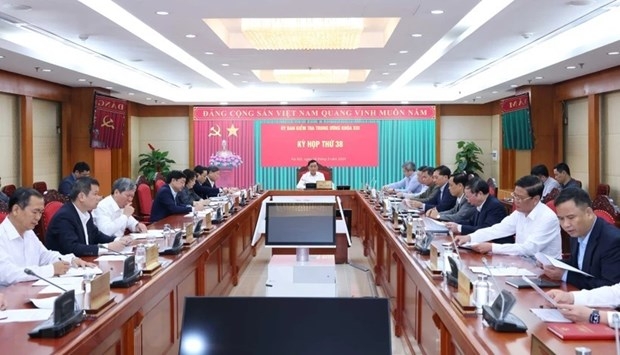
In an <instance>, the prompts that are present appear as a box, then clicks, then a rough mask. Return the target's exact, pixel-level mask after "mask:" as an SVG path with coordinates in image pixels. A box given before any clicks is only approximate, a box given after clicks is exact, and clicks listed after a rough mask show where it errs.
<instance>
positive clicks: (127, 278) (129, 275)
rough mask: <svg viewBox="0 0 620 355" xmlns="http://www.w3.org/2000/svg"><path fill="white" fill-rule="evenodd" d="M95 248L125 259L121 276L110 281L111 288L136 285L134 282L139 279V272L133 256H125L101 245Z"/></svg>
mask: <svg viewBox="0 0 620 355" xmlns="http://www.w3.org/2000/svg"><path fill="white" fill-rule="evenodd" d="M97 246H98V247H99V248H103V249H105V250H109V251H111V252H112V253H114V254H117V255H122V256H124V257H125V260H124V261H123V275H121V276H119V277H115V278H114V279H112V280H110V287H111V288H117V287H122V288H127V287H130V286H132V285H133V284H134V283H136V281H138V279H139V278H140V274H141V270H140V269H138V268H136V257H135V255H125V254H123V253H120V252H118V251H116V250H112V249H110V248H108V247H106V246H104V245H103V244H98V245H97Z"/></svg>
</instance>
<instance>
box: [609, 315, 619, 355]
mask: <svg viewBox="0 0 620 355" xmlns="http://www.w3.org/2000/svg"><path fill="white" fill-rule="evenodd" d="M611 320H612V323H613V325H614V329H615V330H616V354H617V355H620V333H618V326H620V314H619V313H618V312H613V313H612V314H611Z"/></svg>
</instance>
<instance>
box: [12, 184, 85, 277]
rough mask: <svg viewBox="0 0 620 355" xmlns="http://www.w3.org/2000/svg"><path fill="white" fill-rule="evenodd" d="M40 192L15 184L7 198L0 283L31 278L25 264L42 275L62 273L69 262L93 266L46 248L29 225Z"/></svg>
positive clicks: (38, 209)
mask: <svg viewBox="0 0 620 355" xmlns="http://www.w3.org/2000/svg"><path fill="white" fill-rule="evenodd" d="M43 208H44V201H43V196H42V195H41V194H40V193H39V192H38V191H36V190H34V189H28V188H19V189H17V190H15V192H14V193H13V196H11V198H10V200H9V211H10V213H9V215H8V216H7V218H5V219H4V221H3V222H2V223H1V224H0V285H1V286H8V285H11V284H14V283H16V282H22V281H32V280H35V279H36V278H35V277H33V276H30V275H27V274H26V273H24V268H29V269H30V270H32V271H34V272H35V273H36V274H37V275H40V276H42V277H52V276H55V275H63V274H65V273H66V272H67V270H69V267H70V266H72V265H73V266H78V267H85V266H95V265H94V264H92V263H88V262H85V261H84V260H82V259H80V258H76V257H75V256H74V255H73V254H68V255H62V254H60V253H58V252H55V251H51V250H48V249H46V248H45V247H44V246H43V244H42V243H41V241H40V240H39V238H37V236H36V235H35V234H34V232H33V231H32V229H33V228H34V227H35V226H36V225H37V223H38V222H39V219H41V215H42V214H43Z"/></svg>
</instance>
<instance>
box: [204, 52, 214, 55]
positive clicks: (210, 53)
mask: <svg viewBox="0 0 620 355" xmlns="http://www.w3.org/2000/svg"><path fill="white" fill-rule="evenodd" d="M205 54H206V55H213V52H205Z"/></svg>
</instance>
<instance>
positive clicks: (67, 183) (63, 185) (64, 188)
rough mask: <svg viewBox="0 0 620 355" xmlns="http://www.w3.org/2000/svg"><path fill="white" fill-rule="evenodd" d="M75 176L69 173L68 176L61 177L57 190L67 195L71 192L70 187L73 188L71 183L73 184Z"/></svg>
mask: <svg viewBox="0 0 620 355" xmlns="http://www.w3.org/2000/svg"><path fill="white" fill-rule="evenodd" d="M75 181H76V179H75V177H74V176H73V174H70V175H69V176H67V177H65V178H64V179H62V181H61V182H60V185H59V186H58V192H60V193H61V194H63V195H65V196H69V194H70V193H71V189H72V188H73V185H74V184H75Z"/></svg>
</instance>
